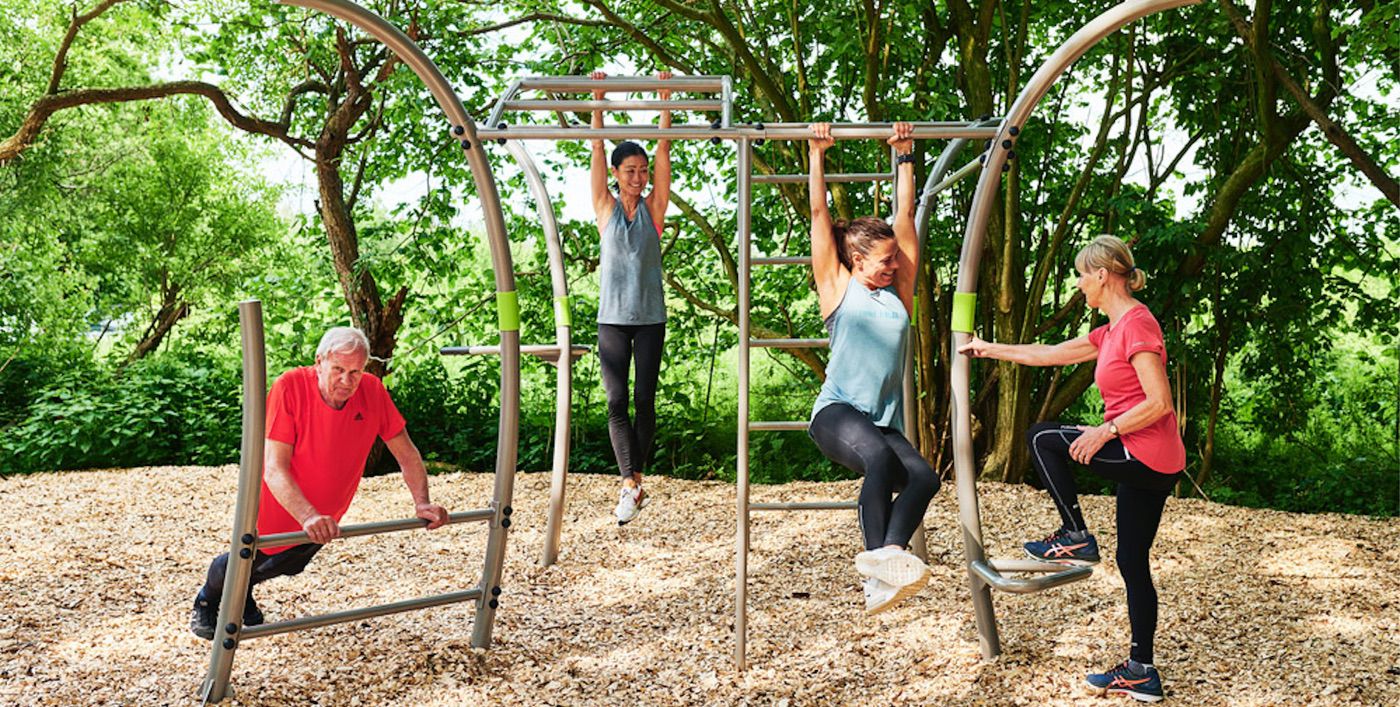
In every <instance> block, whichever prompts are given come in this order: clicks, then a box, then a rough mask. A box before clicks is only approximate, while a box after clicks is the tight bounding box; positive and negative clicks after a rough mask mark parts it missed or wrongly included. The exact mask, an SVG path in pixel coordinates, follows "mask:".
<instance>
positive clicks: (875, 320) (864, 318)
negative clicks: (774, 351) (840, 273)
mask: <svg viewBox="0 0 1400 707" xmlns="http://www.w3.org/2000/svg"><path fill="white" fill-rule="evenodd" d="M826 328H827V331H829V332H831V360H830V361H829V362H828V363H827V364H826V382H824V383H822V390H821V393H819V394H818V395H817V402H816V403H815V404H814V405H812V417H813V418H815V417H816V416H817V413H818V412H821V410H822V408H824V407H826V406H828V405H831V404H832V403H845V404H847V405H850V406H851V407H853V408H855V409H856V410H859V411H860V412H863V413H865V414H866V416H867V417H869V418H870V421H871V422H873V423H875V426H877V427H893V428H894V429H897V430H899V431H901V432H902V431H904V346H905V343H906V342H907V341H908V338H909V312H907V311H905V309H904V303H903V302H901V301H900V300H899V295H898V294H897V293H896V292H895V289H894V286H890V287H882V288H880V289H878V290H871V289H868V288H867V287H866V286H865V285H862V284H861V283H860V281H859V280H857V279H856V278H854V277H852V278H851V281H850V283H849V284H847V285H846V293H845V294H844V295H842V296H841V304H839V305H837V306H836V311H834V312H832V313H831V316H829V317H827V318H826Z"/></svg>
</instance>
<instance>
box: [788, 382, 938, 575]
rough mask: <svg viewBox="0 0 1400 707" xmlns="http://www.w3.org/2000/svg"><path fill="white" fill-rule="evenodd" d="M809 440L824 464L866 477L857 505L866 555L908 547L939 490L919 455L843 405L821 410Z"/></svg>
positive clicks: (890, 431) (935, 477)
mask: <svg viewBox="0 0 1400 707" xmlns="http://www.w3.org/2000/svg"><path fill="white" fill-rule="evenodd" d="M807 434H809V435H811V437H812V441H813V442H816V443H817V449H820V450H821V451H822V454H825V455H826V456H827V458H828V459H830V460H832V461H834V462H836V463H837V464H840V465H841V466H844V467H846V468H847V469H850V470H851V471H854V472H856V473H857V474H860V475H861V476H864V477H865V481H864V482H862V483H861V485H860V499H859V500H858V501H857V502H856V507H857V509H858V510H859V512H860V532H861V535H863V536H864V538H865V549H867V550H874V549H875V548H877V547H883V546H885V545H898V546H900V547H907V546H908V545H909V539H910V538H912V537H913V536H914V530H915V529H916V528H918V527H919V523H920V522H921V521H923V519H924V512H925V511H927V510H928V504H929V501H931V500H933V495H934V494H935V493H938V487H939V481H938V474H935V473H934V471H933V467H930V466H929V464H928V462H927V461H925V460H924V457H923V455H921V454H919V450H917V449H914V445H912V444H909V440H907V439H905V438H904V435H902V434H900V432H899V430H896V429H894V428H891V427H876V426H875V423H873V422H871V421H870V418H869V417H866V415H865V413H863V412H860V411H859V410H856V409H855V408H853V407H851V406H850V405H846V404H844V403H834V404H831V405H828V406H826V407H824V408H822V409H821V411H820V412H818V413H817V416H816V417H814V418H812V424H811V425H810V426H808V428H807ZM895 492H898V493H899V495H898V496H894V494H895ZM892 496H894V498H893V500H891V497H892Z"/></svg>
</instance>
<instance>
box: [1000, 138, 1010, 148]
mask: <svg viewBox="0 0 1400 707" xmlns="http://www.w3.org/2000/svg"><path fill="white" fill-rule="evenodd" d="M1001 146H1002V148H1004V149H1007V150H1009V149H1011V141H1010V140H1002V141H1001Z"/></svg>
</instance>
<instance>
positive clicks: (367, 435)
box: [258, 366, 404, 554]
mask: <svg viewBox="0 0 1400 707" xmlns="http://www.w3.org/2000/svg"><path fill="white" fill-rule="evenodd" d="M403 429H404V419H403V416H402V415H400V414H399V410H398V408H396V407H394V401H392V400H390V399H389V391H387V390H385V389H384V383H383V382H382V381H380V380H379V378H377V377H376V376H374V375H371V374H369V373H366V374H364V376H363V377H362V378H360V387H358V388H356V389H355V394H354V395H352V396H350V399H349V400H347V401H346V402H345V407H343V408H341V409H339V410H336V409H335V408H333V407H331V406H329V405H327V404H326V401H325V400H323V399H322V398H321V390H320V387H319V385H318V384H317V381H316V369H314V368H312V367H311V366H306V367H303V368H297V369H294V370H291V371H287V372H286V373H284V374H282V375H281V376H280V377H278V379H277V381H276V382H275V383H273V384H272V392H270V393H268V395H267V438H268V439H270V440H274V441H277V442H285V443H287V444H290V445H292V462H291V466H292V469H291V473H292V478H293V479H294V480H295V481H296V482H297V486H298V487H300V488H301V493H302V495H304V496H306V500H307V501H310V502H311V505H313V506H315V507H316V510H318V511H320V512H321V513H322V514H324V515H328V516H330V517H332V518H335V520H336V522H340V518H341V516H343V515H345V511H346V509H348V508H349V507H350V499H352V498H354V497H355V490H356V489H357V488H359V486H360V476H361V475H363V474H364V469H365V460H366V459H367V458H369V450H370V447H371V446H372V445H373V444H374V438H375V437H379V438H381V439H385V440H390V439H393V438H394V437H397V436H398V434H399V433H400V432H403ZM258 508H259V511H258V534H259V535H271V534H273V533H287V532H295V531H298V530H301V523H300V522H298V521H297V519H296V518H293V517H292V515H291V514H290V513H288V512H287V510H286V509H285V508H283V507H282V504H280V503H278V502H277V499H276V498H275V497H274V496H273V495H272V492H271V491H270V490H268V488H267V482H266V481H264V482H263V485H262V501H261V502H260V503H259V506H258ZM288 547H290V546H282V547H265V548H260V549H261V550H262V551H263V552H265V553H268V554H276V553H279V552H281V551H283V550H286V549H287V548H288Z"/></svg>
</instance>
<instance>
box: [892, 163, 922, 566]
mask: <svg viewBox="0 0 1400 707" xmlns="http://www.w3.org/2000/svg"><path fill="white" fill-rule="evenodd" d="M890 173H891V174H893V175H894V183H893V184H892V185H891V186H890V206H891V208H890V217H891V219H894V218H898V215H899V210H900V209H901V208H903V205H902V204H900V203H899V153H898V152H897V151H896V150H895V149H894V147H893V146H891V147H890ZM916 226H917V224H916ZM915 235H916V236H917V235H918V229H917V227H916V228H915ZM922 262H923V240H922V238H921V239H920V241H919V251H918V254H917V255H916V256H915V257H914V300H913V301H914V302H917V301H918V297H919V275H918V268H919V264H920V263H922ZM914 314H915V312H914V311H912V310H911V311H910V312H909V338H908V340H907V341H906V342H905V345H904V386H903V391H902V395H903V396H904V401H903V403H904V410H903V412H904V414H903V419H902V422H903V423H904V436H905V438H906V439H908V440H909V443H910V444H912V445H913V446H914V449H919V423H918V419H919V418H918V414H917V412H916V409H915V405H916V404H917V403H918V398H917V397H915V396H916V395H917V393H916V392H915V386H914V345H915V338H916V335H917V334H918V328H917V327H916V324H918V322H917V318H916V317H915V316H914ZM919 451H920V452H922V451H923V450H919ZM909 551H910V552H912V553H914V555H915V556H917V557H918V558H919V559H920V560H923V561H924V562H928V538H927V531H926V530H925V529H924V520H923V519H922V518H920V519H919V525H918V526H917V527H915V528H914V534H913V535H912V536H910V538H909Z"/></svg>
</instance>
